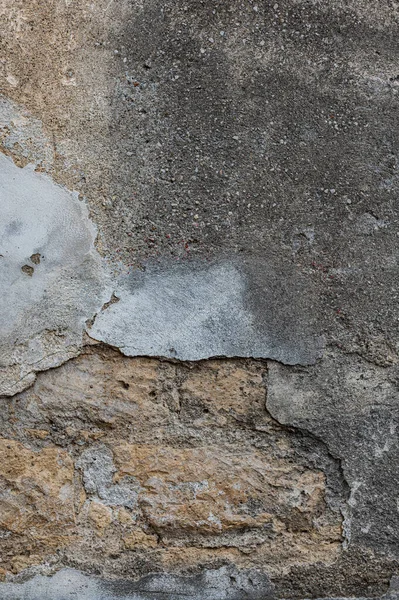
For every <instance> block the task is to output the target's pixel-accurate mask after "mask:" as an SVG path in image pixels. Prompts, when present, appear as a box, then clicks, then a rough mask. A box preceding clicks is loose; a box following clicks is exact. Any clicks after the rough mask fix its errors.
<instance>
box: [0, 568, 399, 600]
mask: <svg viewBox="0 0 399 600" xmlns="http://www.w3.org/2000/svg"><path fill="white" fill-rule="evenodd" d="M0 597H1V599H2V600H76V599H78V600H157V599H158V598H162V599H163V600H176V598H188V599H190V600H244V599H245V600H275V598H276V596H275V592H274V590H273V587H272V585H271V584H270V581H269V580H268V578H267V576H266V575H264V574H261V573H259V572H257V571H255V570H248V571H238V570H237V569H235V568H232V567H221V568H220V569H215V570H204V571H203V572H202V573H201V574H200V575H197V576H193V577H181V576H176V575H149V576H146V577H143V578H142V579H140V580H139V581H137V582H133V581H129V582H127V581H120V580H115V581H109V580H108V581H107V580H102V579H99V578H97V577H93V576H89V575H84V574H82V573H80V572H79V571H77V570H75V569H62V570H61V571H58V572H57V573H56V574H55V575H53V576H51V577H45V576H43V575H36V576H34V577H32V578H31V579H29V580H27V581H25V582H23V583H0ZM352 598H353V596H352ZM398 599H399V578H398V577H392V579H391V583H390V586H389V589H388V591H387V593H386V594H384V595H383V596H381V597H380V598H375V600H398ZM319 600H321V598H320V599H319ZM325 600H327V598H325ZM330 600H333V599H330ZM335 600H349V599H345V598H335ZM357 600H366V599H365V598H364V597H361V598H360V597H359V598H357Z"/></svg>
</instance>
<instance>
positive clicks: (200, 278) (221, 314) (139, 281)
mask: <svg viewBox="0 0 399 600" xmlns="http://www.w3.org/2000/svg"><path fill="white" fill-rule="evenodd" d="M115 293H116V295H117V296H118V298H119V299H120V301H119V302H118V303H115V304H112V305H110V306H109V307H108V308H107V309H106V310H104V311H103V312H101V313H100V314H99V315H98V316H97V318H96V319H95V322H94V324H93V327H92V328H91V329H90V335H91V336H92V337H94V338H95V339H97V340H101V341H104V342H106V343H108V344H111V345H112V346H117V347H118V348H119V349H120V350H121V351H122V352H123V353H124V354H126V355H127V356H140V355H147V356H166V357H170V358H177V359H180V360H200V359H205V358H209V357H212V356H227V357H233V356H237V357H266V358H267V357H268V358H273V359H276V360H278V361H281V362H283V363H285V364H312V363H314V362H315V361H316V360H317V358H318V357H320V355H321V352H322V340H321V338H320V336H319V335H318V331H317V327H318V325H317V322H316V321H315V320H314V314H315V313H316V311H311V312H309V310H308V306H307V302H308V301H309V294H311V290H310V285H309V284H307V283H306V282H305V280H304V279H303V278H300V276H299V274H298V273H296V272H295V271H293V270H292V268H291V269H284V268H282V269H277V268H275V269H272V268H270V267H268V265H267V264H264V263H263V264H262V263H261V262H256V261H251V263H249V262H248V263H244V261H241V262H240V261H238V260H225V261H223V262H219V263H211V264H209V265H205V266H204V265H203V264H200V263H194V262H190V263H187V264H183V263H179V264H174V265H170V264H168V265H163V266H161V267H158V268H156V267H155V266H153V265H148V266H147V268H146V270H145V272H144V273H143V272H140V271H135V272H133V273H132V274H131V275H129V276H127V277H125V278H124V279H121V280H120V283H119V287H118V288H117V289H116V291H115Z"/></svg>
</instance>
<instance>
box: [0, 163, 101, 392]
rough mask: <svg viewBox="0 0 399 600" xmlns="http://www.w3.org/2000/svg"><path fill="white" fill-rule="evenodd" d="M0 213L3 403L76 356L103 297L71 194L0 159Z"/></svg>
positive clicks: (84, 222)
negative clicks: (40, 375)
mask: <svg viewBox="0 0 399 600" xmlns="http://www.w3.org/2000/svg"><path fill="white" fill-rule="evenodd" d="M0 205H1V213H0V254H1V257H0V261H1V262H0V266H1V268H0V286H1V290H2V296H1V315H2V319H1V321H0V393H1V394H6V395H10V394H14V393H16V392H18V391H21V390H22V389H24V388H26V387H27V386H28V385H30V384H31V383H32V381H33V380H34V373H35V372H36V371H40V370H43V369H47V368H50V367H54V366H57V365H59V364H61V363H62V362H64V361H65V360H67V359H68V358H71V357H72V356H75V355H76V354H77V353H78V351H79V348H80V346H81V338H82V332H83V330H84V324H85V321H86V319H88V318H90V317H92V315H93V314H94V313H95V312H96V311H97V310H98V309H99V307H100V306H101V305H102V303H103V302H104V299H105V298H107V297H108V296H109V290H108V289H107V284H106V276H105V271H104V268H103V266H102V264H101V259H100V256H99V255H98V254H97V252H96V250H95V248H94V239H95V234H96V232H95V228H94V226H93V225H92V223H91V222H90V220H89V216H88V211H87V208H86V206H85V204H84V203H83V202H80V201H79V200H78V198H77V195H76V194H73V193H71V192H68V191H67V190H65V189H63V188H62V187H60V186H58V185H56V184H55V183H54V182H53V181H52V180H51V179H50V178H49V177H47V176H45V175H42V174H39V173H36V172H35V171H34V170H33V167H32V166H28V167H25V168H24V169H21V168H18V167H17V166H15V165H14V163H13V162H12V161H11V160H10V159H9V158H7V157H5V156H4V155H0ZM33 255H40V256H39V258H38V257H34V256H33ZM31 257H33V259H32V258H31ZM38 260H39V261H40V262H39V263H38V264H36V262H37V261H38Z"/></svg>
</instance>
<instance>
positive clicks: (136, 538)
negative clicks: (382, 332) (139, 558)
mask: <svg viewBox="0 0 399 600" xmlns="http://www.w3.org/2000/svg"><path fill="white" fill-rule="evenodd" d="M123 543H124V544H125V548H127V550H134V549H135V548H155V547H156V546H157V545H158V538H157V536H156V535H153V534H147V533H145V531H143V530H142V529H135V530H134V531H132V532H131V533H129V534H128V535H125V536H124V538H123Z"/></svg>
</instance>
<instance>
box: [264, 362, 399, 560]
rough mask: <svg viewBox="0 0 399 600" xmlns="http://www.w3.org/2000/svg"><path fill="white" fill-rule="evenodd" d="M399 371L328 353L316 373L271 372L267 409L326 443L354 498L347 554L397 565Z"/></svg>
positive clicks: (281, 368)
mask: <svg viewBox="0 0 399 600" xmlns="http://www.w3.org/2000/svg"><path fill="white" fill-rule="evenodd" d="M398 382H399V371H398V364H397V363H394V364H392V365H391V366H390V367H388V366H384V367H382V366H378V365H376V364H373V363H371V362H368V361H365V360H364V359H362V358H361V357H359V356H357V355H352V356H348V355H345V354H341V353H340V352H331V351H329V352H328V353H327V354H326V356H325V357H324V359H323V360H322V361H321V362H319V363H318V364H317V365H316V366H314V367H312V368H311V369H306V368H291V369H290V368H287V367H284V366H283V365H279V364H277V363H271V364H270V365H269V379H268V396H267V408H268V410H269V411H270V413H271V414H272V415H273V417H274V418H276V419H277V420H278V421H279V422H280V423H282V424H285V425H288V426H294V427H299V428H301V429H303V430H305V431H308V432H311V433H312V434H314V435H315V436H317V437H318V438H319V439H322V440H323V441H324V442H325V443H326V445H327V446H328V448H329V450H330V452H331V454H332V455H333V456H335V457H337V458H339V459H340V460H341V465H342V469H343V473H344V476H345V479H346V481H347V482H348V484H349V486H350V489H351V494H350V498H349V501H348V512H347V514H346V532H345V533H346V539H347V544H349V547H350V548H351V549H352V550H354V548H356V547H357V548H362V547H363V548H371V549H373V551H374V552H377V553H380V554H385V555H387V556H390V557H395V558H399V547H398V541H397V531H398V528H399V510H398V507H399V493H398V487H397V483H398V481H399V442H398V430H399V389H398Z"/></svg>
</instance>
